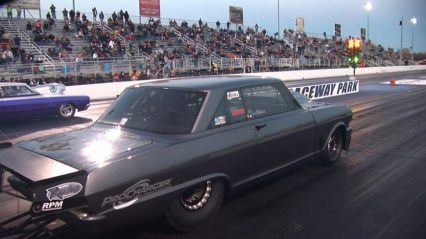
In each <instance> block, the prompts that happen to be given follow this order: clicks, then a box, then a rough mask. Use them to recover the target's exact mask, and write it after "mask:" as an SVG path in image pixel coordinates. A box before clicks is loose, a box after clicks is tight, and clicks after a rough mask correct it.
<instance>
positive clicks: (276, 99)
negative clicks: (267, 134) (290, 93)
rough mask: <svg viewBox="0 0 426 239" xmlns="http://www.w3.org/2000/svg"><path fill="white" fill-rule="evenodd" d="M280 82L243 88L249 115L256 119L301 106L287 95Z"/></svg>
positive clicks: (250, 117)
mask: <svg viewBox="0 0 426 239" xmlns="http://www.w3.org/2000/svg"><path fill="white" fill-rule="evenodd" d="M283 88H284V87H282V85H280V84H270V85H261V86H255V87H248V88H244V89H243V90H242V92H243V99H244V102H246V107H247V117H248V118H249V119H256V118H261V117H265V116H268V115H274V114H280V113H284V112H287V111H291V110H294V109H297V108H299V107H298V106H297V104H296V103H295V102H294V99H293V98H291V97H286V94H285V92H284V89H283Z"/></svg>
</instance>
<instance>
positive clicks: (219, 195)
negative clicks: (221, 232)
mask: <svg viewBox="0 0 426 239" xmlns="http://www.w3.org/2000/svg"><path fill="white" fill-rule="evenodd" d="M224 195H225V185H224V184H223V182H222V181H220V180H208V181H205V182H202V183H200V184H197V185H195V186H193V187H191V188H189V189H188V190H186V191H185V192H184V193H182V194H181V195H180V196H179V197H178V198H177V199H175V200H174V201H173V203H172V204H171V205H170V207H169V209H168V210H167V211H166V219H167V221H168V223H169V224H170V226H172V227H173V228H174V229H176V230H178V231H183V232H185V231H191V230H194V229H196V228H198V227H200V226H201V225H203V224H204V223H206V222H208V221H209V220H210V219H211V218H212V217H213V216H214V214H215V213H216V212H217V210H218V209H219V208H220V205H221V204H222V200H223V197H224Z"/></svg>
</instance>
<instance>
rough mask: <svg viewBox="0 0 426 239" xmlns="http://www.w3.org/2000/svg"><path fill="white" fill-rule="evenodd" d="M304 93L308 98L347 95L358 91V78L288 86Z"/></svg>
mask: <svg viewBox="0 0 426 239" xmlns="http://www.w3.org/2000/svg"><path fill="white" fill-rule="evenodd" d="M290 89H292V90H294V91H296V92H300V93H302V94H304V95H305V96H306V97H308V98H309V99H311V100H313V99H322V98H327V97H332V96H338V95H347V94H352V93H357V92H359V80H350V81H342V82H331V83H326V84H319V85H309V86H298V87H292V88H290Z"/></svg>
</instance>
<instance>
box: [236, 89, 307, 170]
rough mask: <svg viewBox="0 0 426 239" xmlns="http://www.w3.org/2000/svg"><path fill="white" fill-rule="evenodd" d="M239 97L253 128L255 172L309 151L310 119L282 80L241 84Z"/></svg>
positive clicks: (275, 167) (300, 157)
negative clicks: (251, 84)
mask: <svg viewBox="0 0 426 239" xmlns="http://www.w3.org/2000/svg"><path fill="white" fill-rule="evenodd" d="M243 98H244V101H245V103H246V107H247V117H248V118H249V119H250V120H251V121H252V122H253V124H254V131H255V132H256V138H257V148H256V155H257V159H258V165H259V166H258V167H259V176H262V175H264V174H268V173H271V172H273V171H276V170H279V169H282V168H283V167H285V166H288V165H290V164H292V163H295V162H297V161H300V160H303V159H306V158H309V157H310V156H312V155H313V153H314V140H315V139H314V137H315V122H314V119H313V117H312V115H311V114H310V113H309V112H307V111H305V110H304V109H302V108H301V107H300V106H299V105H298V104H297V103H296V102H295V100H294V98H293V97H292V96H291V93H290V92H289V91H288V90H287V89H286V88H285V86H284V85H283V84H269V85H260V86H255V87H249V88H245V89H243Z"/></svg>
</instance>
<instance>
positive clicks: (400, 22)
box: [399, 16, 404, 65]
mask: <svg viewBox="0 0 426 239" xmlns="http://www.w3.org/2000/svg"><path fill="white" fill-rule="evenodd" d="M399 25H400V26H401V47H400V49H399V65H402V40H403V39H402V36H403V35H402V32H403V30H404V16H402V17H401V21H399Z"/></svg>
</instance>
